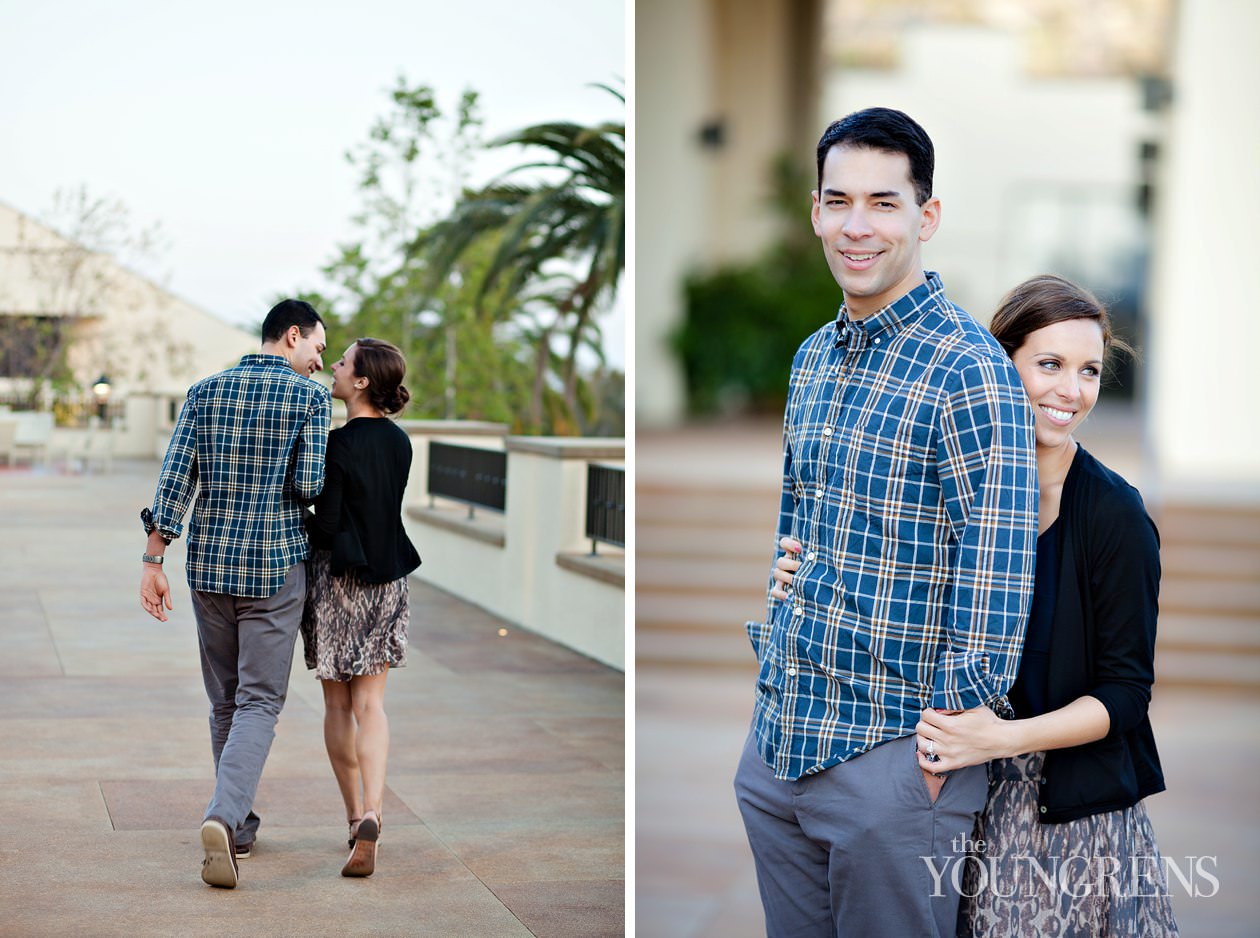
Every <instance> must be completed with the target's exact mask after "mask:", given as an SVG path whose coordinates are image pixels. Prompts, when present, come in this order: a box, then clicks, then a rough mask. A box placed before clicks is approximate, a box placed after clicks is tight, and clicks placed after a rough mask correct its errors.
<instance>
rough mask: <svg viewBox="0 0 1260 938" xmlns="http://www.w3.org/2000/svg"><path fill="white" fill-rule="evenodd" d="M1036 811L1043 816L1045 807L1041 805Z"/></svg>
mask: <svg viewBox="0 0 1260 938" xmlns="http://www.w3.org/2000/svg"><path fill="white" fill-rule="evenodd" d="M1037 810H1038V811H1040V812H1041V813H1042V814H1045V813H1046V806H1045V805H1044V804H1043V805H1042V806H1041V807H1040V808H1038V809H1037Z"/></svg>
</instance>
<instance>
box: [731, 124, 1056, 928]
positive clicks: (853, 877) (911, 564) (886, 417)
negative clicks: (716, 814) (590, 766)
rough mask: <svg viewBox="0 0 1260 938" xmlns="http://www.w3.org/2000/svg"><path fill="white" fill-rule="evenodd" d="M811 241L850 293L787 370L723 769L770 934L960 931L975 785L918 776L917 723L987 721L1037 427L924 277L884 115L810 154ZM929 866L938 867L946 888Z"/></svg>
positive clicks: (1008, 640) (900, 135)
mask: <svg viewBox="0 0 1260 938" xmlns="http://www.w3.org/2000/svg"><path fill="white" fill-rule="evenodd" d="M817 157H818V190H817V191H816V192H815V193H814V198H813V209H812V220H813V226H814V232H815V233H816V234H817V235H818V237H819V238H820V239H821V241H822V246H823V253H824V256H825V257H826V260H827V264H828V265H829V267H830V268H831V272H832V274H833V275H834V277H835V279H836V282H837V283H838V284H839V285H840V287H841V288H842V289H843V291H844V303H843V305H842V306H841V307H840V311H839V314H838V315H837V316H836V318H835V320H834V321H832V322H829V323H827V325H825V326H823V327H822V328H821V329H819V330H818V331H817V332H816V333H814V334H813V335H812V336H810V337H809V338H808V339H807V340H806V341H805V343H804V344H803V345H802V346H801V347H800V350H799V351H798V352H797V354H796V357H795V359H794V361H793V363H792V375H791V380H790V386H789V393H788V404H787V411H786V414H785V418H784V442H783V449H784V472H783V493H782V501H781V510H780V515H779V526H778V532H777V534H778V537H779V538H780V539H781V541H782V543H781V544H780V545H779V546H780V547H783V548H785V549H787V550H788V551H789V552H790V554H791V555H792V557H793V559H790V560H787V561H786V562H785V561H784V560H780V561H779V562H778V564H776V570H775V573H774V574H773V576H772V579H771V591H770V600H769V609H768V616H767V619H766V621H765V622H764V623H749V626H748V628H749V634H750V637H751V639H752V643H753V647H754V648H755V650H756V652H757V656H758V660H759V664H760V673H759V676H758V679H757V689H756V700H755V708H754V715H753V722H752V729H751V731H750V733H749V737H748V742H747V745H746V746H745V749H744V753H743V756H742V757H741V760H740V765H739V769H738V771H737V773H736V778H735V789H736V794H737V797H738V801H739V807H740V811H741V813H742V815H743V818H744V824H745V827H746V829H747V832H748V839H749V843H750V844H751V846H752V850H753V856H754V859H755V862H756V867H757V878H758V884H759V887H760V891H761V897H762V903H763V905H764V907H765V912H766V928H767V932H768V934H769V935H770V936H772V938H773V936H787V935H792V936H797V938H799V936H819V938H822V936H834V935H862V936H868V938H871V936H875V938H878V936H885V935H886V936H896V938H905V936H931V935H942V936H944V935H950V936H952V935H953V934H954V925H955V918H956V916H957V911H958V894H957V890H956V883H957V882H958V880H957V879H953V881H952V882H951V876H952V870H953V865H954V864H956V863H958V862H960V861H962V860H963V858H964V857H965V855H966V846H965V844H964V842H963V840H962V838H963V837H968V838H969V837H970V835H971V832H972V825H973V823H974V821H975V818H976V815H977V814H978V812H979V811H980V809H981V808H982V807H983V806H984V801H985V797H986V794H987V788H988V785H987V773H986V769H985V767H984V766H971V767H969V768H967V769H963V770H961V771H958V772H954V773H952V774H951V776H950V778H948V779H944V778H941V777H938V776H935V775H932V774H930V773H926V772H924V771H923V770H921V769H920V767H919V764H918V760H917V758H916V755H915V749H914V728H915V724H916V723H917V722H918V720H919V715H920V713H921V711H922V710H923V709H924V708H926V707H938V708H941V709H947V710H952V711H957V710H963V709H968V708H973V707H980V706H993V707H996V708H998V709H1002V708H1004V707H1005V706H1006V703H1005V697H1004V695H1005V693H1006V691H1007V690H1008V689H1009V687H1010V685H1011V684H1012V683H1013V681H1014V679H1015V675H1016V672H1017V670H1018V666H1019V655H1020V651H1021V646H1022V643H1023V633H1024V626H1025V619H1026V616H1027V613H1028V609H1029V606H1030V603H1031V597H1032V586H1033V560H1034V558H1035V542H1036V534H1037V485H1036V463H1035V456H1034V443H1033V414H1032V411H1031V408H1030V407H1029V405H1028V402H1027V398H1026V397H1025V394H1024V390H1023V387H1022V385H1021V383H1020V379H1019V376H1018V374H1017V373H1016V371H1015V369H1014V367H1013V366H1012V365H1011V362H1010V359H1009V358H1008V356H1007V355H1006V353H1005V352H1003V350H1002V349H1001V347H1000V346H999V345H998V344H997V342H996V341H994V340H993V338H992V337H991V336H990V335H989V333H988V332H987V331H986V330H985V329H984V328H983V327H981V326H980V324H979V323H977V322H976V321H975V320H974V319H972V318H971V317H970V316H969V315H967V313H965V312H964V311H963V310H961V309H959V308H958V307H957V306H955V305H953V304H952V303H950V302H949V300H948V299H946V297H945V293H944V287H943V286H942V284H941V280H940V278H939V277H938V276H937V275H936V274H934V273H925V272H924V270H923V266H922V261H921V245H922V243H923V242H925V241H927V240H928V239H929V238H931V237H932V235H933V234H934V233H935V232H936V229H937V226H938V225H939V223H940V218H941V214H940V212H941V209H940V202H939V200H938V199H936V198H933V196H932V171H933V162H934V154H933V149H932V142H931V140H930V139H929V138H928V136H927V134H926V133H925V132H924V131H923V128H921V127H920V126H919V125H918V124H917V123H915V122H914V121H913V120H911V119H910V118H909V117H907V116H906V115H905V114H902V113H901V112H900V111H893V110H889V109H886V108H871V109H868V110H865V111H859V112H857V113H855V114H851V115H849V116H848V117H846V118H844V119H843V120H840V121H836V122H835V123H833V124H832V125H831V126H830V127H828V128H827V130H826V132H825V133H824V134H823V136H822V139H821V140H820V141H819V144H818V153H817ZM942 874H944V875H942Z"/></svg>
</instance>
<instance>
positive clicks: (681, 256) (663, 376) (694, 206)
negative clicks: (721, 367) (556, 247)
mask: <svg viewBox="0 0 1260 938" xmlns="http://www.w3.org/2000/svg"><path fill="white" fill-rule="evenodd" d="M821 11H822V3H821V0H640V2H639V3H638V4H637V5H636V10H635V46H636V50H637V52H636V54H637V56H638V58H637V60H636V64H635V69H636V96H637V100H636V105H635V139H636V144H635V165H636V169H635V267H636V269H635V311H634V320H635V368H636V372H637V374H636V379H635V381H636V395H635V397H636V400H635V406H636V410H637V419H638V420H639V421H640V422H641V423H642V424H643V425H645V426H660V425H666V424H671V423H676V422H677V421H678V420H680V419H681V418H682V416H683V409H684V405H685V400H684V394H683V379H682V374H681V371H680V369H679V366H678V364H677V361H676V357H675V355H674V353H673V352H672V351H671V350H670V346H669V337H670V335H671V334H672V333H673V332H674V331H675V330H676V329H677V327H678V325H679V324H680V323H681V321H682V312H683V282H684V279H685V278H686V276H687V274H688V273H690V272H691V271H693V270H696V269H700V268H705V267H710V266H712V265H715V264H720V263H722V262H725V261H732V260H740V259H744V258H748V257H751V256H753V255H755V254H757V253H758V252H759V251H760V250H761V249H762V248H763V247H765V246H766V244H767V243H768V242H769V241H770V240H771V239H772V238H773V237H774V236H775V235H776V234H777V225H778V224H779V221H778V219H776V218H775V217H774V215H773V213H772V212H770V211H769V210H768V203H769V201H770V199H771V197H772V193H773V176H772V171H771V167H772V163H773V161H774V160H775V159H776V158H777V157H779V156H780V155H781V154H783V153H785V152H787V153H792V154H803V161H804V162H805V164H806V165H808V158H809V157H808V150H809V147H810V145H811V140H812V139H817V134H818V128H817V127H816V126H814V125H815V124H816V122H817V121H816V117H817V81H816V76H817V66H818V58H819V30H820V29H821V23H822V12H821ZM706 129H707V130H708V131H709V133H708V135H707V138H708V139H707V142H706V140H705V136H706V135H705V131H706ZM802 147H803V148H804V150H802ZM805 205H806V209H805V210H804V211H805V212H806V213H807V209H808V198H806V202H805ZM802 218H803V219H804V223H808V218H807V214H803V215H802Z"/></svg>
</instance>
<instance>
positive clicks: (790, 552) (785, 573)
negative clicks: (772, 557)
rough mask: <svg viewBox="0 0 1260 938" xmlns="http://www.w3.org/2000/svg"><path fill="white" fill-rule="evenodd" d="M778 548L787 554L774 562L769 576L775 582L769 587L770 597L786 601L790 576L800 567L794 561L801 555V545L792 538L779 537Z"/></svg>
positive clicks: (790, 580)
mask: <svg viewBox="0 0 1260 938" xmlns="http://www.w3.org/2000/svg"><path fill="white" fill-rule="evenodd" d="M779 546H780V547H781V548H783V549H784V550H785V551H787V553H785V554H784V555H783V556H782V557H780V558H779V559H778V560H776V561H775V562H774V570H772V571H771V576H773V577H774V580H775V582H774V585H773V586H772V587H770V595H771V596H773V597H774V598H775V599H787V598H788V595H787V591H788V589H789V588H790V587H791V586H792V575H793V574H794V573H796V571H797V569H798V568H799V567H800V565H801V562H800V561H799V560H797V559H796V558H797V557H798V556H799V555H800V553H801V544H800V542H799V541H797V540H794V539H793V538H790V537H781V538H779Z"/></svg>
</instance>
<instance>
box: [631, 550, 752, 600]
mask: <svg viewBox="0 0 1260 938" xmlns="http://www.w3.org/2000/svg"><path fill="white" fill-rule="evenodd" d="M759 547H761V548H762V549H760V550H758V551H756V552H755V553H752V554H746V553H743V552H741V553H739V554H737V555H734V556H712V555H711V554H709V553H707V552H704V553H696V554H692V555H688V554H681V553H679V554H670V555H664V556H662V555H661V554H651V553H649V554H647V555H644V554H643V553H642V551H641V550H640V552H639V554H638V556H637V559H636V562H635V566H634V572H635V577H636V580H637V582H638V583H639V585H640V588H642V589H644V590H659V589H685V588H688V587H692V586H699V587H701V588H702V589H705V590H736V591H747V590H748V589H750V588H752V587H756V588H757V589H758V590H764V589H765V586H766V584H767V583H768V582H769V579H770V563H771V560H772V555H771V553H770V550H769V547H768V546H767V545H765V544H761V545H759Z"/></svg>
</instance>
